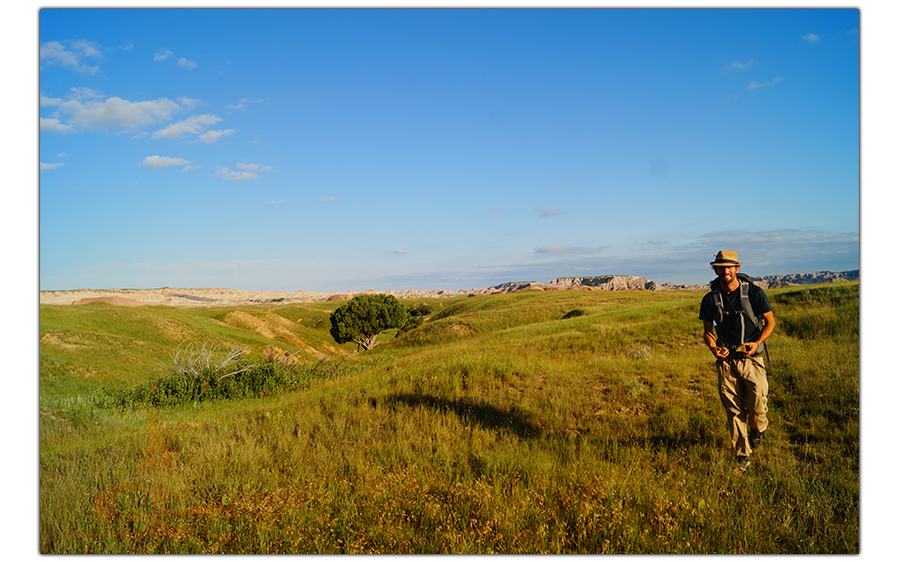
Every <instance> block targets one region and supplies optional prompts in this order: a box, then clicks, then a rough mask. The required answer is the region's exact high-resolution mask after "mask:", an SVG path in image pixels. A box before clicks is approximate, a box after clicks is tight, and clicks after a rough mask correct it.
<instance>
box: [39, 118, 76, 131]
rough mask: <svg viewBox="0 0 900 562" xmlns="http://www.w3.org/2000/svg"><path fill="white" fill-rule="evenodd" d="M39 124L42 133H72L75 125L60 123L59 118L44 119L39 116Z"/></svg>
mask: <svg viewBox="0 0 900 562" xmlns="http://www.w3.org/2000/svg"><path fill="white" fill-rule="evenodd" d="M40 126H41V132H42V133H62V134H67V133H74V132H76V131H75V127H73V126H72V125H66V124H64V123H60V121H59V119H44V118H43V117H41V118H40Z"/></svg>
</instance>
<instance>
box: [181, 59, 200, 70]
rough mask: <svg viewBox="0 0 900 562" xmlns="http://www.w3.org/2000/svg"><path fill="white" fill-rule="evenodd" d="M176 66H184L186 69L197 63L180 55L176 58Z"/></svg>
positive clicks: (194, 66) (193, 67) (191, 68)
mask: <svg viewBox="0 0 900 562" xmlns="http://www.w3.org/2000/svg"><path fill="white" fill-rule="evenodd" d="M178 66H180V67H181V68H186V69H188V70H194V69H195V68H197V66H199V65H198V64H197V63H196V62H194V61H192V60H188V59H186V58H184V57H181V58H180V59H178Z"/></svg>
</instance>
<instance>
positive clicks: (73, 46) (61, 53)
mask: <svg viewBox="0 0 900 562" xmlns="http://www.w3.org/2000/svg"><path fill="white" fill-rule="evenodd" d="M67 45H68V46H67ZM101 57H102V55H101V54H100V51H99V50H97V48H96V47H95V46H94V44H93V43H90V42H89V41H74V42H70V41H67V42H66V44H63V43H61V42H59V41H49V42H47V43H44V44H43V45H41V47H40V61H41V63H42V64H48V65H50V66H62V67H65V68H69V69H72V70H74V71H76V72H79V73H81V74H91V75H93V74H97V71H98V70H100V67H99V66H89V65H87V64H84V63H83V62H82V60H83V59H85V58H95V59H96V58H101Z"/></svg>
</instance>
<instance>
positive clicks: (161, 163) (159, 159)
mask: <svg viewBox="0 0 900 562" xmlns="http://www.w3.org/2000/svg"><path fill="white" fill-rule="evenodd" d="M190 163H191V162H190V161H189V160H185V159H184V158H172V157H170V156H148V157H146V158H144V160H143V162H141V165H142V166H144V167H145V168H150V169H156V168H168V167H169V166H184V165H187V164H190Z"/></svg>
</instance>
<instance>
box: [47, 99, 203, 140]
mask: <svg viewBox="0 0 900 562" xmlns="http://www.w3.org/2000/svg"><path fill="white" fill-rule="evenodd" d="M69 94H70V96H69V98H68V99H66V100H62V99H59V98H53V97H50V96H47V95H43V96H42V97H41V103H42V104H43V105H45V106H56V107H58V110H57V111H56V112H55V113H54V114H53V115H51V116H49V117H48V118H46V119H47V120H48V123H47V124H46V126H47V127H48V129H47V130H55V131H56V132H62V131H61V130H60V129H62V130H64V131H65V132H74V131H73V130H72V129H69V127H74V129H91V130H108V131H129V130H135V129H140V128H142V127H146V126H148V125H153V124H155V123H161V122H164V121H168V120H169V119H170V118H171V117H172V115H174V114H175V113H177V112H179V111H183V110H185V109H190V108H191V107H193V106H194V105H195V104H196V100H191V99H187V98H180V99H179V100H178V101H172V100H170V99H168V98H158V99H155V100H148V101H134V102H133V101H129V100H125V99H122V98H119V97H111V98H107V99H105V100H104V99H99V97H100V94H99V93H98V92H96V91H94V90H91V89H89V88H72V90H70V92H69ZM43 120H44V119H43V118H42V121H43Z"/></svg>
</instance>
